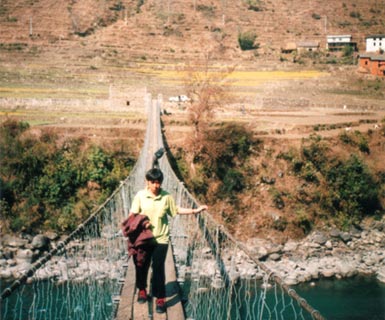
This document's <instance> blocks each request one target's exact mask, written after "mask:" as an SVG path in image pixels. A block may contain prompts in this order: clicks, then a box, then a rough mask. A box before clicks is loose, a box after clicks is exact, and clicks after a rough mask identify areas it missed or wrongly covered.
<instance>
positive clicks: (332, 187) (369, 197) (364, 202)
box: [325, 155, 380, 222]
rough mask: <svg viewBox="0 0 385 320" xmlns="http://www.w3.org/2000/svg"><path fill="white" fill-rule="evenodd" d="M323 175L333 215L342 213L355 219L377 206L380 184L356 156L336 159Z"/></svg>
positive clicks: (375, 208) (370, 212) (373, 210)
mask: <svg viewBox="0 0 385 320" xmlns="http://www.w3.org/2000/svg"><path fill="white" fill-rule="evenodd" d="M325 177H326V181H327V183H328V186H329V197H330V201H329V202H328V205H327V207H328V206H329V207H330V208H329V209H331V212H334V214H335V215H336V214H337V213H342V214H343V215H345V216H346V217H348V218H349V220H350V221H351V222H355V221H357V220H360V219H361V218H362V217H364V216H365V215H370V214H373V213H374V212H375V211H376V210H377V209H378V208H380V202H379V185H378V183H377V182H376V181H375V179H374V177H373V175H372V174H371V173H370V171H369V169H368V167H367V166H366V165H365V164H364V163H363V162H362V161H361V160H360V159H359V158H358V157H357V156H355V155H352V156H351V157H350V158H349V159H348V160H347V161H346V162H342V161H338V162H336V163H335V164H334V165H333V166H332V167H331V168H330V170H329V171H328V172H326V175H325Z"/></svg>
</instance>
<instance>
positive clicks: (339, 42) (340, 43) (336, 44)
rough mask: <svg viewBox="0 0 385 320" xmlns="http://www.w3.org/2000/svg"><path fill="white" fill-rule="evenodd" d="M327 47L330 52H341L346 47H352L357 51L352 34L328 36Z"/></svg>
mask: <svg viewBox="0 0 385 320" xmlns="http://www.w3.org/2000/svg"><path fill="white" fill-rule="evenodd" d="M326 46H327V47H326V48H327V49H328V50H330V51H339V50H342V49H343V48H344V47H345V46H352V47H353V48H354V49H356V43H355V42H352V36H351V35H350V34H343V35H330V36H327V38H326Z"/></svg>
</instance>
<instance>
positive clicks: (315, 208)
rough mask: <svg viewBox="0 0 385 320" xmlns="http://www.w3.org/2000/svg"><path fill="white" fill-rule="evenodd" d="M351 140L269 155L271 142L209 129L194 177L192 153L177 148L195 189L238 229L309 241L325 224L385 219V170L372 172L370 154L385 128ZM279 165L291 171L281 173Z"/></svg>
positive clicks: (238, 129) (317, 140)
mask: <svg viewBox="0 0 385 320" xmlns="http://www.w3.org/2000/svg"><path fill="white" fill-rule="evenodd" d="M346 135H347V134H346V133H343V134H341V135H340V137H338V141H333V140H327V139H324V138H322V137H321V136H318V135H311V136H310V137H308V138H307V139H304V140H303V142H302V145H301V146H300V147H299V148H295V147H288V148H285V147H284V148H280V149H279V150H278V151H273V150H270V151H269V152H270V153H268V154H266V152H265V150H269V147H268V145H267V143H268V141H264V140H263V139H256V138H255V137H254V135H253V133H252V132H251V131H250V130H249V129H247V128H245V127H244V126H242V125H240V124H237V123H231V124H224V125H222V126H220V127H216V128H213V127H212V128H210V129H208V130H207V131H206V135H205V140H204V141H203V142H202V148H201V154H200V156H199V157H195V164H194V165H195V167H196V168H197V170H196V171H195V172H194V173H192V172H191V171H189V170H188V168H189V166H188V162H187V161H186V159H188V158H189V156H188V152H189V151H188V150H187V149H186V148H179V149H177V151H176V157H175V159H176V161H177V163H178V167H179V169H180V172H181V174H182V176H183V178H184V180H185V182H186V184H187V187H188V189H190V190H192V191H193V192H194V193H196V194H200V195H201V199H200V200H201V201H202V202H206V203H209V204H210V207H211V208H212V209H211V212H213V213H214V214H215V215H217V217H218V218H220V219H221V220H222V221H223V223H224V224H225V225H226V226H227V227H228V228H229V229H230V230H235V226H236V228H237V229H241V230H244V234H243V235H246V234H247V233H248V234H249V235H251V234H252V233H253V232H254V233H257V232H259V231H262V230H264V232H266V231H268V230H270V231H271V230H273V231H274V232H279V233H281V234H286V235H289V236H302V235H305V234H307V233H309V232H310V231H312V230H313V229H314V228H317V227H320V226H325V225H328V226H337V227H339V228H342V229H348V228H349V227H351V226H353V225H355V226H358V225H359V224H360V223H361V221H362V220H363V219H364V218H366V217H373V218H380V217H381V216H382V215H383V213H384V205H385V178H384V177H385V172H383V171H378V170H376V169H375V168H373V167H370V166H369V164H368V163H369V161H368V156H369V154H370V145H374V147H378V142H376V141H381V139H383V137H384V136H385V130H384V129H382V130H380V131H378V132H376V133H375V134H374V133H373V132H369V133H368V134H362V133H351V134H348V135H349V136H350V138H349V139H348V138H347V137H346ZM380 147H381V146H380ZM336 148H340V150H339V151H338V152H337V151H336ZM277 167H280V168H285V169H284V171H281V170H280V171H279V172H278V173H277ZM264 191H267V192H264ZM251 225H252V226H253V228H250V226H251Z"/></svg>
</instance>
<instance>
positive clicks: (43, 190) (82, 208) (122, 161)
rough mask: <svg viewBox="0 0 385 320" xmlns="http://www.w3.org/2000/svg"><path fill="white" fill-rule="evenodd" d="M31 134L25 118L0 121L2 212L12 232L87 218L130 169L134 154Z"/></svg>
mask: <svg viewBox="0 0 385 320" xmlns="http://www.w3.org/2000/svg"><path fill="white" fill-rule="evenodd" d="M57 138H58V137H56V136H55V135H54V134H51V133H49V132H48V133H43V134H41V135H40V136H37V135H34V133H33V132H32V131H31V130H30V127H29V125H28V123H25V122H17V121H14V120H7V121H5V122H3V123H2V124H1V126H0V154H1V158H0V161H1V163H0V190H1V195H0V212H1V216H2V218H1V221H2V228H4V229H5V231H7V230H9V231H12V232H20V231H26V232H38V231H42V230H55V231H58V232H69V231H71V230H73V229H74V228H75V227H76V226H77V225H78V224H79V223H81V222H82V221H84V220H85V218H87V217H88V216H89V214H90V213H91V212H92V210H93V209H95V208H96V207H97V205H99V204H101V203H102V202H103V201H104V200H105V199H106V198H107V197H108V196H109V195H110V194H111V193H112V192H113V191H114V190H115V189H116V187H117V186H118V185H119V183H120V181H121V180H123V179H124V178H125V177H126V176H127V175H128V173H129V170H130V168H131V167H132V165H133V159H132V158H130V156H129V155H128V154H125V153H123V152H109V151H106V150H103V149H101V148H100V147H97V146H93V145H88V144H87V143H86V141H85V140H83V139H68V140H66V141H64V142H60V143H59V142H58V139H57Z"/></svg>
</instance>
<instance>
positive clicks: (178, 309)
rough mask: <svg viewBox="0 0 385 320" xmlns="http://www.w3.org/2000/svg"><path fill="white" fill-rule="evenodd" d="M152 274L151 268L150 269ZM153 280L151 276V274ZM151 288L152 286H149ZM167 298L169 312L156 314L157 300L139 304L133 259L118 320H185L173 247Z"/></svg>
mask: <svg viewBox="0 0 385 320" xmlns="http://www.w3.org/2000/svg"><path fill="white" fill-rule="evenodd" d="M150 272H151V268H150ZM149 279H151V274H149ZM148 287H150V286H148ZM166 296H167V297H166V298H167V303H166V306H167V312H166V313H164V314H158V313H156V312H155V298H152V297H151V298H150V299H149V301H148V303H144V304H139V303H138V302H137V290H136V288H135V267H134V263H133V262H132V259H130V260H129V261H128V269H127V274H126V279H125V282H124V286H123V289H122V295H121V297H120V303H119V307H118V311H117V315H116V318H115V319H116V320H134V319H135V320H138V319H140V320H148V319H153V320H184V319H185V316H184V310H183V306H182V302H181V297H180V292H179V285H178V283H177V280H176V274H175V266H174V259H173V256H172V250H171V245H169V247H168V252H167V257H166Z"/></svg>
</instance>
